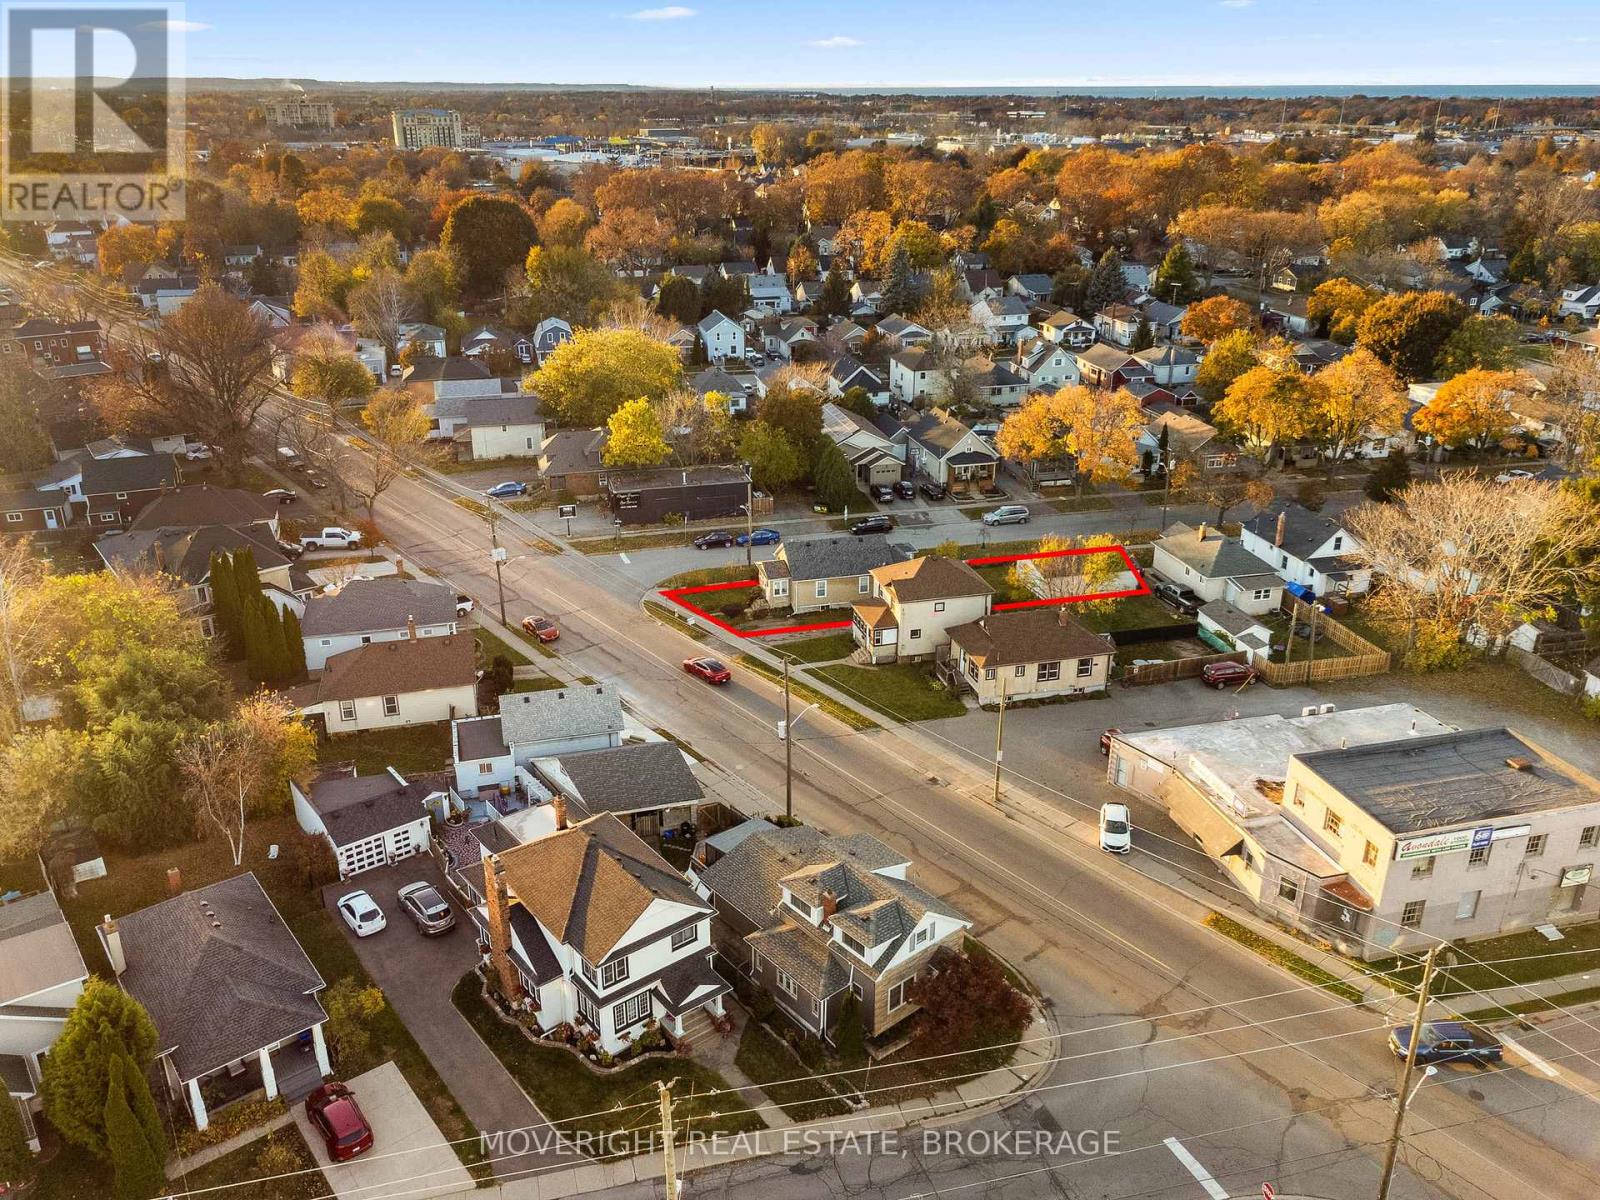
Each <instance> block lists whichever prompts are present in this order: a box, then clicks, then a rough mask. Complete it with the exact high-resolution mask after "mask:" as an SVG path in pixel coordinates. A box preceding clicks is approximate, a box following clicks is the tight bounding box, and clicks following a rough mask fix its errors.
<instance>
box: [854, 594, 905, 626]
mask: <svg viewBox="0 0 1600 1200" xmlns="http://www.w3.org/2000/svg"><path fill="white" fill-rule="evenodd" d="M850 607H851V608H852V609H854V610H855V614H856V616H858V617H860V618H861V621H862V623H863V624H865V625H866V627H867V628H868V629H893V628H894V627H895V626H896V625H898V624H899V622H898V621H896V620H895V617H894V610H893V609H892V608H890V607H889V606H888V605H887V604H885V603H884V602H883V601H882V600H878V599H871V600H857V601H856V602H855V603H854V604H852V605H851V606H850Z"/></svg>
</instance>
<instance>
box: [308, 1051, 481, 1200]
mask: <svg viewBox="0 0 1600 1200" xmlns="http://www.w3.org/2000/svg"><path fill="white" fill-rule="evenodd" d="M347 1082H348V1083H349V1085H350V1090H351V1091H353V1092H354V1093H355V1094H356V1100H357V1102H359V1103H360V1105H361V1111H362V1113H363V1114H364V1115H365V1116H366V1118H367V1124H369V1125H371V1126H372V1149H371V1150H369V1151H367V1152H366V1153H365V1154H363V1155H362V1156H361V1157H359V1158H353V1159H351V1160H349V1161H348V1162H343V1163H338V1164H335V1163H334V1162H333V1161H332V1160H331V1159H330V1158H329V1157H328V1147H327V1143H325V1142H324V1141H323V1140H322V1135H321V1134H320V1133H319V1132H317V1130H316V1128H315V1127H314V1126H313V1125H312V1124H311V1121H310V1119H309V1118H307V1116H306V1109H305V1105H303V1104H300V1105H296V1106H295V1110H294V1121H295V1124H296V1125H298V1126H299V1127H300V1133H301V1134H302V1135H303V1136H304V1137H305V1139H306V1145H308V1146H310V1147H311V1153H312V1154H313V1155H314V1156H315V1157H316V1160H317V1165H318V1166H319V1167H321V1168H322V1173H323V1175H324V1176H326V1177H327V1180H328V1185H329V1186H330V1187H332V1188H333V1191H334V1194H335V1195H337V1196H340V1197H357V1196H365V1197H376V1196H382V1195H386V1194H390V1193H395V1192H403V1193H404V1194H405V1195H406V1196H408V1197H415V1198H417V1200H420V1198H421V1197H423V1196H437V1195H442V1194H444V1193H446V1192H459V1191H465V1190H470V1189H471V1187H472V1176H471V1175H469V1174H468V1173H467V1169H466V1167H464V1166H462V1165H461V1160H460V1159H459V1158H457V1157H456V1153H455V1151H454V1150H452V1149H451V1148H450V1147H449V1146H446V1145H445V1144H444V1135H443V1134H442V1133H440V1132H439V1127H438V1126H437V1125H435V1124H434V1123H433V1118H432V1117H430V1116H429V1115H428V1110H427V1109H426V1108H424V1107H423V1106H422V1101H421V1100H418V1099H417V1094H416V1093H415V1092H414V1091H412V1090H411V1085H410V1084H409V1083H407V1082H406V1077H405V1076H404V1075H402V1074H401V1073H400V1068H399V1067H397V1066H395V1065H394V1063H392V1062H386V1063H384V1064H383V1065H382V1066H381V1067H374V1068H373V1069H372V1070H370V1071H368V1072H367V1073H366V1074H364V1075H357V1076H356V1077H355V1078H354V1079H351V1080H348V1081H347Z"/></svg>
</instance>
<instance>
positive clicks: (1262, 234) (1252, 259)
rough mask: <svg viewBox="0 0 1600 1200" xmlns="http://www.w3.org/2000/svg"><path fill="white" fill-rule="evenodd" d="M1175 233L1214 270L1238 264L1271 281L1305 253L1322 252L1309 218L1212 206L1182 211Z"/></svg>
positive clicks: (1318, 230)
mask: <svg viewBox="0 0 1600 1200" xmlns="http://www.w3.org/2000/svg"><path fill="white" fill-rule="evenodd" d="M1172 232H1173V233H1174V234H1175V235H1176V236H1178V237H1181V238H1184V239H1186V240H1187V241H1189V242H1191V243H1193V244H1194V245H1197V246H1200V247H1202V248H1203V250H1204V254H1203V257H1204V259H1205V261H1206V262H1207V263H1208V264H1209V265H1211V266H1213V267H1215V266H1220V265H1225V264H1226V263H1227V262H1229V261H1231V262H1235V263H1238V264H1240V265H1243V266H1248V267H1249V268H1250V269H1251V272H1252V274H1254V275H1255V276H1256V277H1257V278H1258V279H1260V280H1263V281H1265V280H1267V279H1270V278H1271V276H1272V275H1274V274H1275V273H1277V271H1279V270H1280V269H1281V268H1283V267H1285V266H1287V265H1288V264H1289V263H1291V262H1293V261H1294V260H1295V259H1296V258H1297V257H1298V256H1300V255H1302V254H1312V253H1316V252H1317V251H1320V250H1321V249H1322V244H1323V242H1322V227H1321V226H1320V225H1319V224H1318V223H1317V219H1316V217H1315V216H1313V215H1311V214H1310V213H1298V212H1270V211H1257V210H1255V209H1250V208H1242V207H1239V206H1237V205H1231V204H1209V205H1202V206H1200V207H1198V208H1191V209H1186V210H1185V211H1183V212H1180V213H1179V214H1178V216H1177V219H1176V220H1175V221H1174V222H1173V226H1172Z"/></svg>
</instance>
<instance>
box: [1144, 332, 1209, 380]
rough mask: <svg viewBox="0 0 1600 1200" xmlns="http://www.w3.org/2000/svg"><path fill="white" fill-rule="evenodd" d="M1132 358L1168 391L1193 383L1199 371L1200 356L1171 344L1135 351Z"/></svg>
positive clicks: (1166, 343) (1165, 343)
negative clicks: (1142, 365) (1141, 364)
mask: <svg viewBox="0 0 1600 1200" xmlns="http://www.w3.org/2000/svg"><path fill="white" fill-rule="evenodd" d="M1133 357H1134V358H1136V359H1138V360H1139V361H1140V362H1141V363H1143V364H1144V365H1145V366H1146V367H1148V368H1149V369H1150V378H1151V379H1152V380H1153V381H1154V382H1155V383H1157V384H1159V385H1160V386H1162V387H1164V388H1168V389H1175V390H1182V389H1184V388H1187V387H1188V386H1189V385H1191V384H1192V383H1194V377H1195V376H1196V375H1197V374H1199V371H1200V356H1199V355H1198V354H1196V353H1195V352H1194V351H1193V350H1190V349H1188V348H1186V347H1184V346H1179V345H1175V344H1174V343H1172V342H1161V343H1158V344H1157V345H1154V346H1151V347H1149V348H1148V349H1145V350H1135V351H1134V352H1133Z"/></svg>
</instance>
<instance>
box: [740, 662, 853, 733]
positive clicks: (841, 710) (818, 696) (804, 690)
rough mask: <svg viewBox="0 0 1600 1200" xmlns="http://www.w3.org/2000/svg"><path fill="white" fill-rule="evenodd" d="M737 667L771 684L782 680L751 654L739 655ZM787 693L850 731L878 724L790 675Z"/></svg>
mask: <svg viewBox="0 0 1600 1200" xmlns="http://www.w3.org/2000/svg"><path fill="white" fill-rule="evenodd" d="M739 665H740V666H742V667H744V668H745V669H746V670H749V671H753V672H754V673H755V674H757V675H760V676H761V677H762V678H763V679H769V680H771V681H772V682H773V683H779V682H781V681H782V679H783V672H781V671H779V670H778V669H777V668H776V667H770V666H768V665H767V664H766V663H765V662H763V661H762V660H761V659H759V658H757V657H756V656H755V655H753V654H741V655H739ZM789 691H790V693H791V694H792V695H793V698H794V699H796V700H799V701H800V702H801V703H803V704H815V705H816V706H817V707H818V708H820V709H821V710H822V711H823V712H825V713H827V714H828V715H829V716H830V717H833V718H835V719H836V720H840V721H843V722H844V723H845V724H846V725H848V726H850V728H851V729H877V728H878V723H877V722H876V721H874V720H873V719H872V718H871V717H868V716H863V715H862V714H861V713H858V712H857V711H856V710H855V709H853V708H849V707H847V706H845V705H843V704H840V703H839V702H838V701H837V700H835V699H834V698H833V697H832V696H827V695H824V694H823V693H821V692H819V691H817V689H816V688H814V687H809V686H808V685H806V684H805V683H802V682H801V681H800V680H798V679H795V678H794V677H793V675H792V674H791V676H790V679H789Z"/></svg>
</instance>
